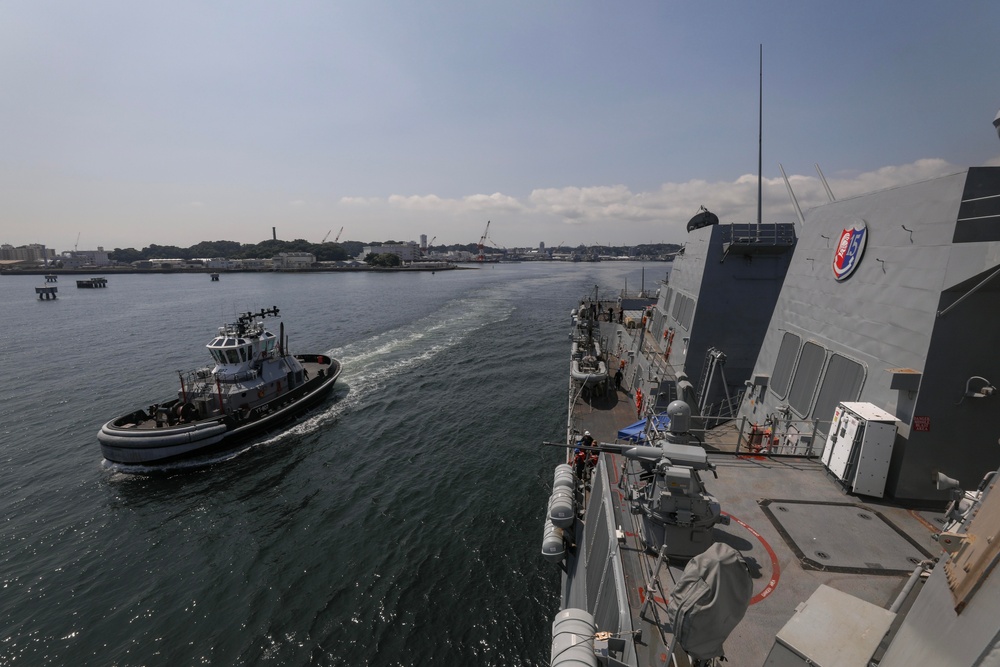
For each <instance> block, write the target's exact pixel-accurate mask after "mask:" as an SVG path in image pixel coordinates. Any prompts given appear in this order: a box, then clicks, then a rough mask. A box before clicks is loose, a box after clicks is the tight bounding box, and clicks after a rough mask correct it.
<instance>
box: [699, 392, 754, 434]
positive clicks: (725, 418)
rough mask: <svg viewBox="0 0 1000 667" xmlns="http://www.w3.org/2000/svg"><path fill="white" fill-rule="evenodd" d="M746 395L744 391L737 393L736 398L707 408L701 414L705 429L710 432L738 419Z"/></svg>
mask: <svg viewBox="0 0 1000 667" xmlns="http://www.w3.org/2000/svg"><path fill="white" fill-rule="evenodd" d="M744 393H745V392H743V391H740V392H737V393H736V395H734V396H729V397H728V398H725V399H723V400H721V401H719V402H718V403H714V404H712V405H709V406H706V407H705V410H704V411H703V412H702V414H701V417H702V419H703V420H704V424H705V429H706V430H710V429H713V428H716V427H717V426H721V425H722V424H725V423H726V422H730V421H732V420H734V419H736V417H737V413H738V412H739V410H740V405H741V404H742V403H743V394H744Z"/></svg>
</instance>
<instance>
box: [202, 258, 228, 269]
mask: <svg viewBox="0 0 1000 667" xmlns="http://www.w3.org/2000/svg"><path fill="white" fill-rule="evenodd" d="M197 261H199V262H201V263H202V266H204V267H205V268H206V269H232V268H234V264H235V261H234V260H231V259H227V258H225V257H212V258H210V259H209V258H201V259H198V260H197Z"/></svg>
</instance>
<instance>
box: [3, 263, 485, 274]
mask: <svg viewBox="0 0 1000 667" xmlns="http://www.w3.org/2000/svg"><path fill="white" fill-rule="evenodd" d="M475 268H478V267H475V266H456V265H454V264H451V265H447V266H414V267H409V266H391V267H386V266H378V267H373V266H337V267H322V268H315V269H187V268H184V269H137V268H134V267H129V268H119V267H113V266H110V267H94V268H80V269H0V276H47V275H53V276H84V275H124V274H134V273H138V274H143V273H149V274H163V273H178V274H185V273H208V274H211V273H218V274H219V275H222V274H224V273H355V272H363V273H396V272H415V271H432V272H433V271H453V270H456V269H461V270H469V269H475Z"/></svg>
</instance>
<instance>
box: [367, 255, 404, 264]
mask: <svg viewBox="0 0 1000 667" xmlns="http://www.w3.org/2000/svg"><path fill="white" fill-rule="evenodd" d="M402 263H403V262H402V260H401V259H399V255H394V254H392V253H391V252H380V253H378V254H376V253H374V252H370V253H368V254H367V255H365V264H367V265H368V266H399V265H400V264H402Z"/></svg>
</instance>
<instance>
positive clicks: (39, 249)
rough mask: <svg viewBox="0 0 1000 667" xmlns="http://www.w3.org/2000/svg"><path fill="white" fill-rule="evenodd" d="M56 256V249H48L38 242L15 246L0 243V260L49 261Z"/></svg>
mask: <svg viewBox="0 0 1000 667" xmlns="http://www.w3.org/2000/svg"><path fill="white" fill-rule="evenodd" d="M55 258H56V251H55V250H50V249H48V248H46V247H45V246H43V245H40V244H38V243H31V244H29V245H22V246H17V247H16V248H15V247H14V246H12V245H8V244H6V243H5V244H3V245H0V260H18V261H22V262H49V261H52V260H54V259H55Z"/></svg>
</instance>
